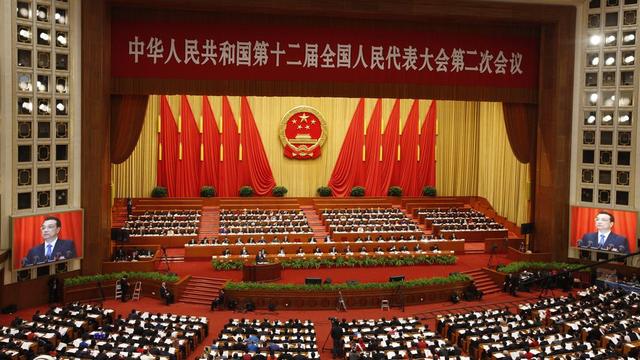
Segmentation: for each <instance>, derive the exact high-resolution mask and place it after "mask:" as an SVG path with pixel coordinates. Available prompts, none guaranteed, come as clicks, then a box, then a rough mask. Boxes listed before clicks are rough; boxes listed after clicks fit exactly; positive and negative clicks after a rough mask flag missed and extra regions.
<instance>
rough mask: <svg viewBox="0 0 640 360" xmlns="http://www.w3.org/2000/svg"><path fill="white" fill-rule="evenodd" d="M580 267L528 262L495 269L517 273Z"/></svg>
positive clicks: (579, 265)
mask: <svg viewBox="0 0 640 360" xmlns="http://www.w3.org/2000/svg"><path fill="white" fill-rule="evenodd" d="M579 267H582V265H581V264H569V263H563V262H530V261H516V262H512V263H510V264H507V265H504V266H498V268H497V269H496V270H497V271H499V272H501V273H519V272H521V271H523V270H574V269H577V268H579Z"/></svg>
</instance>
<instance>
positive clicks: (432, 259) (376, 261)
mask: <svg viewBox="0 0 640 360" xmlns="http://www.w3.org/2000/svg"><path fill="white" fill-rule="evenodd" d="M457 261H458V258H457V257H456V256H453V255H435V256H428V255H413V256H398V257H384V256H366V257H347V256H338V257H335V258H333V257H331V258H300V259H285V260H282V261H280V264H282V267H283V268H285V269H287V268H289V269H319V268H321V267H327V268H332V267H369V266H412V265H453V264H455V263H456V262H457ZM243 264H244V262H243V261H242V260H221V259H213V260H211V265H212V266H213V268H214V269H216V270H239V269H242V265H243Z"/></svg>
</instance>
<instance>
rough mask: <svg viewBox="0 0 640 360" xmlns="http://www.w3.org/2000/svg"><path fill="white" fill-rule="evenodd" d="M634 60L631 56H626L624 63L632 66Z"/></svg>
mask: <svg viewBox="0 0 640 360" xmlns="http://www.w3.org/2000/svg"><path fill="white" fill-rule="evenodd" d="M635 59H636V58H635V57H634V56H633V55H629V56H626V57H625V58H624V63H625V64H627V65H633V62H634V61H635Z"/></svg>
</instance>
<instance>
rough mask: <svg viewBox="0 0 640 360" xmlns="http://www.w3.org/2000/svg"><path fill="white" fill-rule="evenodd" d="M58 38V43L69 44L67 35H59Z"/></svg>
mask: <svg viewBox="0 0 640 360" xmlns="http://www.w3.org/2000/svg"><path fill="white" fill-rule="evenodd" d="M56 40H57V41H58V44H59V45H61V46H67V37H66V36H64V35H62V34H61V35H58V37H56Z"/></svg>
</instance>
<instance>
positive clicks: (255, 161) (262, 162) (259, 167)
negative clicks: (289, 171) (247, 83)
mask: <svg viewBox="0 0 640 360" xmlns="http://www.w3.org/2000/svg"><path fill="white" fill-rule="evenodd" d="M240 101H241V103H242V106H241V111H240V118H241V121H242V150H243V152H244V154H245V155H246V156H244V157H243V158H242V161H243V162H244V163H245V165H246V168H247V170H248V175H249V178H250V181H251V187H253V191H254V193H255V194H256V195H260V196H264V195H269V194H271V190H272V189H273V187H274V186H276V181H275V180H274V178H273V172H272V171H271V166H270V165H269V159H268V158H267V154H266V152H265V151H264V146H263V144H262V139H261V138H260V132H258V127H257V126H256V122H255V119H254V118H253V113H252V112H251V107H250V106H249V102H248V101H247V98H246V97H244V96H243V97H242V99H241V100H240Z"/></svg>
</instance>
